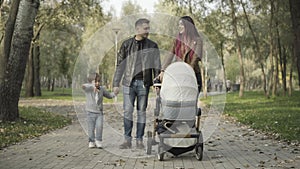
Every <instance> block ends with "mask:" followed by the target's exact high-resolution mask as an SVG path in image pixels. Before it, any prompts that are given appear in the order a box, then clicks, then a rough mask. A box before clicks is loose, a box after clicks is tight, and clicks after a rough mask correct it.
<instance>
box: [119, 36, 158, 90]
mask: <svg viewBox="0 0 300 169" xmlns="http://www.w3.org/2000/svg"><path fill="white" fill-rule="evenodd" d="M139 45H141V46H140V48H141V49H140V50H139ZM138 53H140V54H141V55H140V56H141V62H142V70H143V81H144V85H145V86H152V85H153V79H154V77H157V76H158V75H159V73H160V69H161V61H160V52H159V49H158V46H157V44H156V43H155V42H153V41H151V40H150V39H148V38H146V39H143V40H142V41H136V40H135V37H132V38H129V39H128V40H125V41H124V42H123V43H122V45H121V47H120V50H119V52H118V58H117V65H116V66H117V67H116V71H115V74H114V79H113V87H119V84H120V81H121V78H122V77H123V80H122V85H124V86H130V84H131V81H132V80H133V78H134V70H135V64H136V60H137V57H138Z"/></svg>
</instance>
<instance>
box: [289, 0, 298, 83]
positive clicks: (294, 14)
mask: <svg viewBox="0 0 300 169" xmlns="http://www.w3.org/2000/svg"><path fill="white" fill-rule="evenodd" d="M289 2H290V12H291V19H292V28H293V32H294V36H295V37H294V57H295V58H296V59H295V60H296V61H297V68H298V86H300V48H299V46H300V1H299V0H290V1H289Z"/></svg>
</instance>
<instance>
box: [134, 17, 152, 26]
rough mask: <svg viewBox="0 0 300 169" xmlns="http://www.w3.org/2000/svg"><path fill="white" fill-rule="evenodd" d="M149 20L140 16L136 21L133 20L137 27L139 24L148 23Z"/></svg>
mask: <svg viewBox="0 0 300 169" xmlns="http://www.w3.org/2000/svg"><path fill="white" fill-rule="evenodd" d="M149 22H150V21H149V20H148V19H146V18H140V19H138V20H137V21H136V22H135V27H137V26H139V25H142V24H144V23H147V24H149Z"/></svg>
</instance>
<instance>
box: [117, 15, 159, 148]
mask: <svg viewBox="0 0 300 169" xmlns="http://www.w3.org/2000/svg"><path fill="white" fill-rule="evenodd" d="M149 22H150V21H149V20H148V19H145V18H141V19H138V20H137V21H136V22H135V31H136V34H135V36H133V37H131V38H129V39H127V40H125V41H124V42H123V43H122V45H121V47H120V50H119V52H118V57H117V67H116V71H115V74H114V78H113V89H114V93H115V94H116V95H117V94H118V93H119V85H120V81H121V79H122V85H123V109H124V139H125V140H124V142H123V143H122V144H121V145H120V146H119V148H120V149H128V148H131V146H132V143H131V141H132V136H131V133H132V128H133V110H134V104H135V101H136V104H137V105H136V108H137V124H136V148H137V149H143V148H144V144H143V136H144V130H145V126H146V108H147V105H148V94H149V88H150V86H152V85H153V79H154V77H157V76H158V75H159V73H160V69H161V62H160V52H159V49H158V45H157V44H156V43H155V42H153V41H152V40H150V39H148V35H149V30H150V26H149Z"/></svg>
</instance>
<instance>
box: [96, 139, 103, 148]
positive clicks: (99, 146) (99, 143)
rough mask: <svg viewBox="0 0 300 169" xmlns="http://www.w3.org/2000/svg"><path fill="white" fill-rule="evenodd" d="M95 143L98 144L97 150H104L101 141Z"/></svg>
mask: <svg viewBox="0 0 300 169" xmlns="http://www.w3.org/2000/svg"><path fill="white" fill-rule="evenodd" d="M95 143H96V147H97V148H102V142H101V141H98V140H96V142H95Z"/></svg>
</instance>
